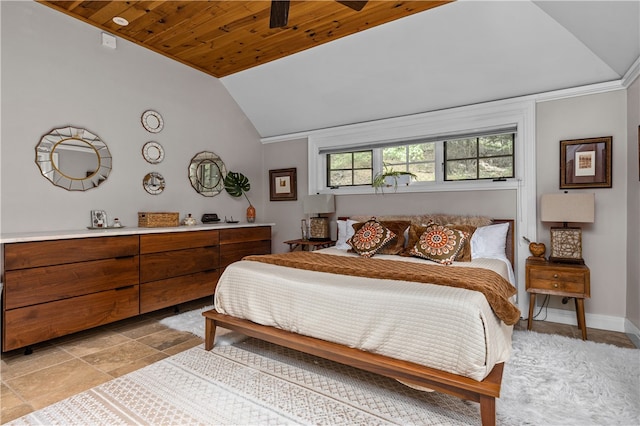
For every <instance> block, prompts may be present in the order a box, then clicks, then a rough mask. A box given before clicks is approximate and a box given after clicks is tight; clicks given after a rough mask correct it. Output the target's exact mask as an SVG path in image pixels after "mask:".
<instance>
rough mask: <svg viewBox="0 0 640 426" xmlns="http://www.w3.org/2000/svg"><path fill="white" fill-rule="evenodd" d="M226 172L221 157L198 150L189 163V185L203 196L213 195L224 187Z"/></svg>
mask: <svg viewBox="0 0 640 426" xmlns="http://www.w3.org/2000/svg"><path fill="white" fill-rule="evenodd" d="M226 174H227V169H226V168H225V166H224V163H223V162H222V159H220V157H218V155H217V154H215V153H213V152H208V151H203V152H199V153H198V154H196V155H195V156H194V157H193V158H192V159H191V163H189V180H190V181H191V186H192V187H193V189H195V190H196V192H197V193H198V194H200V195H202V196H205V197H215V196H216V195H218V194H219V193H220V192H221V191H222V190H223V189H224V177H225V176H226Z"/></svg>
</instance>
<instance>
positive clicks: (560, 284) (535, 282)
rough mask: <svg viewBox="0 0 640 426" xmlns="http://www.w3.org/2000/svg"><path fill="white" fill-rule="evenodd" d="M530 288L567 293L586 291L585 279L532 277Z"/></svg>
mask: <svg viewBox="0 0 640 426" xmlns="http://www.w3.org/2000/svg"><path fill="white" fill-rule="evenodd" d="M529 288H532V289H539V290H557V291H563V292H567V293H584V279H581V280H580V281H579V282H576V281H566V280H561V279H536V278H533V277H532V278H531V280H530V281H529Z"/></svg>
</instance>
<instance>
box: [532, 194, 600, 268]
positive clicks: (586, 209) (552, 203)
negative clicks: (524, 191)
mask: <svg viewBox="0 0 640 426" xmlns="http://www.w3.org/2000/svg"><path fill="white" fill-rule="evenodd" d="M594 211H595V194H592V193H575V194H569V193H566V192H565V193H564V194H543V195H542V197H541V199H540V220H541V221H542V222H562V223H563V226H562V227H561V228H559V227H552V228H551V254H550V256H549V261H551V262H561V263H579V264H583V263H584V260H583V259H582V229H581V228H571V227H569V226H567V223H569V222H571V223H593V222H594V214H595V213H594Z"/></svg>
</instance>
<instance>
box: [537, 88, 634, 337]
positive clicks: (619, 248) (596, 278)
mask: <svg viewBox="0 0 640 426" xmlns="http://www.w3.org/2000/svg"><path fill="white" fill-rule="evenodd" d="M626 121H627V114H626V94H625V91H624V90H619V91H615V92H608V93H604V94H597V95H589V96H580V97H574V98H569V99H563V100H556V101H550V102H543V103H539V104H538V106H537V112H536V133H537V134H536V139H537V141H536V144H537V193H538V200H540V195H542V194H545V193H557V192H560V190H559V189H558V188H559V173H558V170H559V168H560V165H559V164H560V160H559V153H560V141H561V140H567V139H581V138H589V137H599V136H613V142H612V154H613V157H612V163H613V167H612V169H613V170H612V183H613V187H612V188H595V189H576V190H572V191H571V192H590V193H595V203H596V206H595V223H593V224H582V226H581V228H582V241H583V242H582V251H583V257H584V259H585V262H586V264H587V266H589V268H590V270H591V299H587V300H586V301H585V311H586V312H587V314H600V315H607V316H614V317H619V318H624V316H625V311H626V292H627V290H626V287H627V259H626V255H625V247H626V244H627V209H626V201H625V200H626V198H627V173H626V164H627V161H626V158H627V130H626ZM539 213H540V212H539V207H538V215H539ZM551 225H553V226H558V225H557V224H548V223H542V222H539V223H538V239H539V240H540V241H542V242H544V243H545V244H547V247H549V239H550V227H551ZM550 306H552V307H557V308H561V307H562V305H560V298H552V301H551V304H550ZM566 306H567V307H568V309H571V310H572V309H573V306H572V305H571V304H570V305H566ZM587 324H589V321H588V320H587Z"/></svg>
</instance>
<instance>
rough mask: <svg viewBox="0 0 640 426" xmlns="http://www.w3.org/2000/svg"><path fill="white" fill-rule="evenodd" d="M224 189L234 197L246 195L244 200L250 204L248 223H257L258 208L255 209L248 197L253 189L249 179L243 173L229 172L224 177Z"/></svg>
mask: <svg viewBox="0 0 640 426" xmlns="http://www.w3.org/2000/svg"><path fill="white" fill-rule="evenodd" d="M224 189H225V190H226V191H227V193H228V194H229V195H231V196H232V197H240V196H242V195H244V198H246V199H247V201H248V202H249V207H247V222H249V223H253V222H255V221H256V208H255V207H253V205H252V204H251V201H250V200H249V197H247V192H249V190H250V189H251V184H250V183H249V179H248V178H247V177H246V176H245V175H243V174H242V173H239V172H228V173H227V175H226V176H225V177H224Z"/></svg>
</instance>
